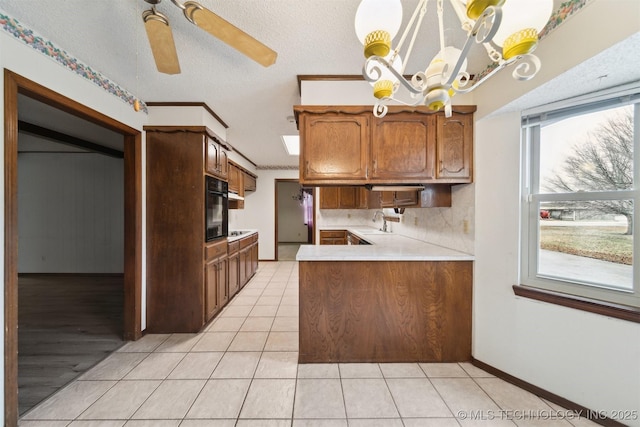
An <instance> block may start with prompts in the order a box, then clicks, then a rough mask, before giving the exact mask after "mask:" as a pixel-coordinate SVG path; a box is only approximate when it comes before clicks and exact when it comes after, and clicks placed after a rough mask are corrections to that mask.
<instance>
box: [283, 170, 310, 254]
mask: <svg viewBox="0 0 640 427" xmlns="http://www.w3.org/2000/svg"><path fill="white" fill-rule="evenodd" d="M299 190H300V184H298V183H297V182H279V183H278V236H277V239H278V240H277V241H278V242H286V243H293V242H302V243H306V242H307V234H308V228H307V226H306V225H305V223H304V206H303V205H301V204H300V202H299V201H298V200H295V199H293V198H292V196H293V195H297V194H298V193H299Z"/></svg>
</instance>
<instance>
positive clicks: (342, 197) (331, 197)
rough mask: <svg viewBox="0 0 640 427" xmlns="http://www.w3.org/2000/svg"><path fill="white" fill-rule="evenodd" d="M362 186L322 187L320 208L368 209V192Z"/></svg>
mask: <svg viewBox="0 0 640 427" xmlns="http://www.w3.org/2000/svg"><path fill="white" fill-rule="evenodd" d="M367 193H369V191H367V190H366V189H365V188H364V187H346V186H344V187H322V189H321V190H320V209H368V203H369V202H368V194H367Z"/></svg>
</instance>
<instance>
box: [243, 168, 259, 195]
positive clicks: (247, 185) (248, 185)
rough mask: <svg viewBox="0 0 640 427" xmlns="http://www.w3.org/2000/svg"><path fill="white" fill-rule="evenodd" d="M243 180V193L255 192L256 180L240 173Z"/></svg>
mask: <svg viewBox="0 0 640 427" xmlns="http://www.w3.org/2000/svg"><path fill="white" fill-rule="evenodd" d="M242 175H243V178H244V191H256V184H257V183H256V178H255V177H253V176H251V175H249V174H248V173H244V172H243V173H242Z"/></svg>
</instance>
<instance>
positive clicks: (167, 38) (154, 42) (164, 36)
mask: <svg viewBox="0 0 640 427" xmlns="http://www.w3.org/2000/svg"><path fill="white" fill-rule="evenodd" d="M142 19H143V20H144V28H145V29H146V30H147V37H148V38H149V44H150V45H151V52H152V53H153V59H154V60H155V61H156V67H157V68H158V71H160V72H161V73H165V74H180V63H179V62H178V52H177V51H176V45H175V43H174V41H173V33H172V32H171V27H170V26H169V20H168V19H167V17H166V16H164V15H163V14H161V13H160V12H157V11H156V10H154V9H150V10H146V11H144V12H143V13H142Z"/></svg>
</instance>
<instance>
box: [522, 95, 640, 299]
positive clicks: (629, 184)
mask: <svg viewBox="0 0 640 427" xmlns="http://www.w3.org/2000/svg"><path fill="white" fill-rule="evenodd" d="M592 99H594V97H592ZM522 132H523V138H522V140H523V154H524V156H523V168H522V170H523V179H522V182H523V198H522V209H521V211H522V251H521V252H522V259H521V283H522V284H523V285H525V286H530V287H535V288H541V289H545V290H550V291H556V292H561V293H564V294H570V295H575V296H579V297H584V298H589V299H596V300H600V301H604V302H608V303H614V304H623V305H627V306H633V307H639V306H640V285H639V284H638V282H640V268H639V267H640V265H639V264H640V263H638V262H637V260H636V262H634V253H636V254H637V253H639V252H638V251H639V245H640V243H639V242H640V238H639V237H638V233H639V232H640V224H639V221H638V218H637V216H638V214H637V212H638V211H639V210H640V208H639V206H640V89H639V88H637V87H636V88H635V89H633V90H628V89H627V90H626V92H625V93H624V96H620V95H617V96H616V97H611V96H609V97H603V96H600V97H599V99H598V100H596V101H592V102H589V103H576V104H574V105H570V106H568V105H567V104H566V103H565V106H564V107H563V108H557V109H555V110H552V109H549V110H548V111H538V112H536V113H535V114H529V115H524V116H523V121H522Z"/></svg>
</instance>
